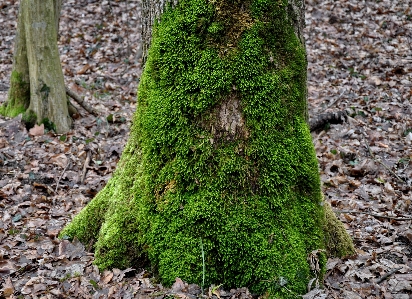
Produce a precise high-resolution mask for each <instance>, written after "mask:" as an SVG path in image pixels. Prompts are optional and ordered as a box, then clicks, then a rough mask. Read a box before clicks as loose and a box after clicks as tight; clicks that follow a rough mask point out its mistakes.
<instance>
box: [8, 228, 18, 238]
mask: <svg viewBox="0 0 412 299" xmlns="http://www.w3.org/2000/svg"><path fill="white" fill-rule="evenodd" d="M19 232H20V231H19V230H18V229H16V228H11V229H9V235H10V236H14V235H17V234H18V233H19Z"/></svg>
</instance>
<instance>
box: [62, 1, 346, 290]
mask: <svg viewBox="0 0 412 299" xmlns="http://www.w3.org/2000/svg"><path fill="white" fill-rule="evenodd" d="M289 2H290V1H286V0H282V1H278V0H267V1H234V2H233V1H229V0H217V1H213V2H209V1H205V0H181V1H179V4H178V5H177V6H176V7H175V8H173V9H172V8H169V9H167V10H166V12H165V13H164V14H163V15H162V18H161V21H160V23H159V24H158V25H157V26H156V27H155V28H154V31H153V32H154V33H153V34H154V35H153V40H152V45H151V48H150V50H149V55H148V60H147V62H146V65H145V68H144V72H143V74H142V78H141V81H140V86H139V92H138V106H137V111H136V113H135V116H134V119H133V126H132V129H131V133H130V138H129V141H128V143H127V145H126V148H125V150H124V152H123V154H122V158H121V160H120V162H119V164H118V166H117V170H116V172H115V173H114V175H113V177H112V178H111V180H110V181H109V183H108V184H107V186H106V187H105V188H104V189H103V190H102V191H101V192H100V193H99V194H98V195H97V196H96V198H94V199H93V200H92V201H91V202H90V203H89V204H88V205H87V206H86V207H85V208H84V209H83V210H82V211H81V212H80V214H79V215H77V216H76V217H75V218H74V219H73V221H72V222H71V223H70V224H69V225H68V226H66V227H65V228H64V229H63V231H62V232H61V235H60V236H61V237H68V238H73V237H77V238H78V239H79V240H80V241H81V242H83V243H85V244H94V247H93V248H94V252H95V263H96V264H97V265H98V267H99V268H101V269H106V268H112V267H118V268H124V267H128V266H131V265H133V266H134V267H136V265H144V264H147V262H148V261H149V262H150V266H151V269H152V271H153V273H155V274H156V275H158V276H159V278H160V280H161V282H162V283H163V284H164V285H166V286H167V285H171V284H172V283H173V282H174V281H175V278H176V277H179V278H181V279H183V280H185V281H188V282H190V283H197V284H202V281H203V278H204V279H205V283H206V284H208V285H210V284H212V283H214V284H222V283H223V284H224V286H225V287H226V288H230V287H241V286H248V287H249V288H250V289H251V291H252V292H255V293H259V294H264V293H267V294H268V296H272V297H275V298H295V297H296V296H297V295H298V294H303V293H306V289H307V285H308V282H309V281H310V280H311V279H312V278H317V279H322V276H323V273H324V271H325V265H326V254H325V251H326V250H327V251H329V252H330V253H331V254H336V255H342V254H347V253H352V251H353V246H352V244H351V243H350V238H349V237H348V236H347V235H346V232H345V231H344V230H342V226H339V222H338V221H337V219H336V218H333V215H331V214H330V213H329V212H328V211H325V204H324V201H323V196H322V193H321V188H320V178H319V173H318V163H317V159H316V153H315V150H314V147H313V144H312V139H311V135H310V132H309V128H308V125H307V123H306V108H307V106H306V66H307V65H306V55H305V48H304V45H303V44H302V41H301V40H300V39H299V38H298V36H297V35H296V32H295V28H294V27H293V24H292V23H293V22H291V21H290V20H291V19H293V18H294V17H296V15H295V12H294V11H293V9H294V8H293V7H291V6H290V5H289V4H290V3H289ZM326 229H327V231H326V232H325V230H326ZM328 242H342V244H339V245H335V246H333V244H327V243H328ZM203 257H204V259H203ZM308 257H310V262H308ZM313 265H316V266H313ZM204 269H205V270H204Z"/></svg>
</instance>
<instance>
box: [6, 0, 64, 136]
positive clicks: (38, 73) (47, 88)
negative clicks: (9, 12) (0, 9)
mask: <svg viewBox="0 0 412 299" xmlns="http://www.w3.org/2000/svg"><path fill="white" fill-rule="evenodd" d="M60 10H61V0H22V1H21V2H20V8H19V16H18V25H17V34H16V41H15V54H14V64H13V71H12V75H11V80H10V81H11V84H10V90H9V94H8V99H7V102H6V103H5V104H4V105H3V106H2V107H1V108H0V113H2V114H4V115H7V116H10V117H14V116H16V115H18V114H20V113H22V112H25V115H24V116H25V119H26V121H28V122H37V123H42V122H46V123H47V124H50V125H51V126H52V127H53V128H54V129H55V130H56V132H58V133H64V132H67V131H68V130H69V129H70V126H71V119H70V117H69V114H68V107H67V99H66V91H65V86H64V78H63V72H62V69H61V65H60V58H59V51H58V48H57V33H58V20H59V15H60Z"/></svg>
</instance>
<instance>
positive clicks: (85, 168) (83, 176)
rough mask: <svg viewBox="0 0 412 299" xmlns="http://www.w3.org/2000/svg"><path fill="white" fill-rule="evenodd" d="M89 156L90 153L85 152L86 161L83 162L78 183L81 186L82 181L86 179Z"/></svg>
mask: <svg viewBox="0 0 412 299" xmlns="http://www.w3.org/2000/svg"><path fill="white" fill-rule="evenodd" d="M90 156H91V153H90V151H87V156H86V161H84V165H83V171H82V176H81V178H80V183H81V184H83V182H84V179H85V177H86V173H87V167H89V163H90Z"/></svg>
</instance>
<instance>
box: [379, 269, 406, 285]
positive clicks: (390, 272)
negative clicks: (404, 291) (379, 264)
mask: <svg viewBox="0 0 412 299" xmlns="http://www.w3.org/2000/svg"><path fill="white" fill-rule="evenodd" d="M400 269H402V267H400V268H396V269H393V270H392V271H389V272H388V273H386V274H385V275H383V276H382V277H381V278H379V279H378V280H377V281H376V283H381V282H382V281H384V280H385V279H387V278H388V277H389V276H391V275H392V274H395V273H396V272H398V271H399V270H400Z"/></svg>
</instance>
